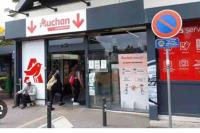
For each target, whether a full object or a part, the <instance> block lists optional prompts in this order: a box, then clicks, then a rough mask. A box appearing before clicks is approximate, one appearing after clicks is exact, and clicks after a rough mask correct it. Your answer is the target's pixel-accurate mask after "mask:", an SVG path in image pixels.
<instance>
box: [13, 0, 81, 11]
mask: <svg viewBox="0 0 200 133" xmlns="http://www.w3.org/2000/svg"><path fill="white" fill-rule="evenodd" d="M36 1H39V2H40V3H41V4H42V6H41V5H38V6H34V4H33V3H34V2H36ZM78 1H81V0H20V1H19V2H18V4H17V5H16V7H15V10H16V11H18V12H23V11H28V10H33V9H38V8H44V7H45V6H55V5H61V4H66V3H72V2H78Z"/></svg>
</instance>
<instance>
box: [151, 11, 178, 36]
mask: <svg viewBox="0 0 200 133" xmlns="http://www.w3.org/2000/svg"><path fill="white" fill-rule="evenodd" d="M151 27H152V30H153V32H154V34H155V35H156V36H158V37H160V38H171V37H174V36H176V35H177V34H178V33H179V31H180V30H181V28H182V19H181V16H180V15H179V14H178V13H177V12H176V11H173V10H163V11H160V12H158V13H157V14H156V15H155V16H154V18H153V20H152V23H151Z"/></svg>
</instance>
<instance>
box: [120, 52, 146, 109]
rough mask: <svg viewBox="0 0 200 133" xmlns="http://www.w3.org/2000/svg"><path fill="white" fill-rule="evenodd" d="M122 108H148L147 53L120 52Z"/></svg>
mask: <svg viewBox="0 0 200 133" xmlns="http://www.w3.org/2000/svg"><path fill="white" fill-rule="evenodd" d="M118 60H119V73H120V94H121V96H120V97H121V108H125V109H133V110H134V109H140V110H148V106H149V104H148V73H147V69H148V68H147V54H146V53H137V54H119V55H118Z"/></svg>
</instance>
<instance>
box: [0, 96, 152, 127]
mask: <svg viewBox="0 0 200 133" xmlns="http://www.w3.org/2000/svg"><path fill="white" fill-rule="evenodd" d="M5 101H6V103H7V105H8V114H7V116H6V117H5V118H4V119H2V120H0V127H1V128H6V127H7V128H16V127H18V128H43V127H46V125H45V124H46V120H47V118H46V114H47V112H46V107H45V106H35V107H29V108H26V109H24V110H21V109H20V108H14V109H12V105H13V104H12V103H13V100H5ZM54 107H55V111H53V112H52V121H53V124H54V125H53V127H56V128H60V127H64V128H72V127H73V128H102V111H101V110H96V109H88V108H85V107H83V106H76V107H73V106H72V105H69V104H67V105H65V106H62V107H60V106H56V105H55V106H54ZM107 120H108V126H107V127H106V128H111V127H113V128H139V127H140V128H143V127H149V118H148V115H147V114H133V113H119V112H118V113H116V112H108V113H107Z"/></svg>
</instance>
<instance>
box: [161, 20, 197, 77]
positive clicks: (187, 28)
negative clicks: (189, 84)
mask: <svg viewBox="0 0 200 133" xmlns="http://www.w3.org/2000/svg"><path fill="white" fill-rule="evenodd" d="M176 37H177V38H179V40H180V47H179V48H171V49H170V64H171V71H170V76H171V80H184V81H186V80H188V81H200V23H199V22H189V23H185V24H184V27H183V28H182V30H181V31H180V33H179V34H178V35H177V36H176ZM165 56H166V53H165V50H164V49H160V50H159V67H160V69H159V71H160V72H159V73H160V80H166V63H165V60H166V59H165Z"/></svg>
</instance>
